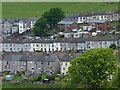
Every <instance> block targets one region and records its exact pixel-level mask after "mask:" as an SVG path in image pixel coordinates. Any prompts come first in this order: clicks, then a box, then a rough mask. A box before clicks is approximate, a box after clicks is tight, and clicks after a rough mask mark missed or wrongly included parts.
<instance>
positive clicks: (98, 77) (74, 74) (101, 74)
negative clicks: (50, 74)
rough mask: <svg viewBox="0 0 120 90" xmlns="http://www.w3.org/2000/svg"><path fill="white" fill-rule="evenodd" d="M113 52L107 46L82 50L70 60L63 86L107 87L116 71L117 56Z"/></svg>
mask: <svg viewBox="0 0 120 90" xmlns="http://www.w3.org/2000/svg"><path fill="white" fill-rule="evenodd" d="M113 52H114V51H113V50H112V49H109V48H96V49H91V50H88V51H85V52H83V53H82V54H81V55H80V57H78V58H76V59H74V60H72V61H71V62H70V63H71V66H70V67H69V70H68V76H66V83H65V86H69V87H70V86H72V87H80V86H81V87H85V88H105V87H109V86H110V85H111V82H112V78H113V77H114V76H115V72H116V71H117V57H116V56H115V55H114V54H113ZM111 77H112V78H111Z"/></svg>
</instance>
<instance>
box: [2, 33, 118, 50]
mask: <svg viewBox="0 0 120 90" xmlns="http://www.w3.org/2000/svg"><path fill="white" fill-rule="evenodd" d="M113 43H115V44H116V46H119V45H120V40H119V36H118V35H115V36H113V35H109V36H104V37H103V36H96V37H90V38H72V39H71V38H66V39H38V38H19V39H16V38H14V39H4V40H3V41H2V43H0V51H1V52H36V51H42V52H58V51H59V52H66V51H81V50H89V49H92V48H109V46H110V45H111V44H113Z"/></svg>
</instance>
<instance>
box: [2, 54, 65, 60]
mask: <svg viewBox="0 0 120 90" xmlns="http://www.w3.org/2000/svg"><path fill="white" fill-rule="evenodd" d="M61 55H62V56H61ZM63 56H64V54H54V53H53V54H47V53H26V52H23V53H4V54H3V55H2V59H3V60H5V61H19V60H20V61H41V62H55V60H56V59H59V60H61V59H62V58H63Z"/></svg>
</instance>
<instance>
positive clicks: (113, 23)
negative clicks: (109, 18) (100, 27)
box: [111, 22, 120, 26]
mask: <svg viewBox="0 0 120 90" xmlns="http://www.w3.org/2000/svg"><path fill="white" fill-rule="evenodd" d="M119 25H120V24H119V22H112V23H111V26H119Z"/></svg>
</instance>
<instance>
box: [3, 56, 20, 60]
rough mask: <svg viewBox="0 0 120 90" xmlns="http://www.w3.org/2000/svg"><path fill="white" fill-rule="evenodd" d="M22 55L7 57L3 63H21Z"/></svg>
mask: <svg viewBox="0 0 120 90" xmlns="http://www.w3.org/2000/svg"><path fill="white" fill-rule="evenodd" d="M21 57H22V55H14V54H13V55H5V57H4V58H3V61H19V60H20V58H21Z"/></svg>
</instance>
